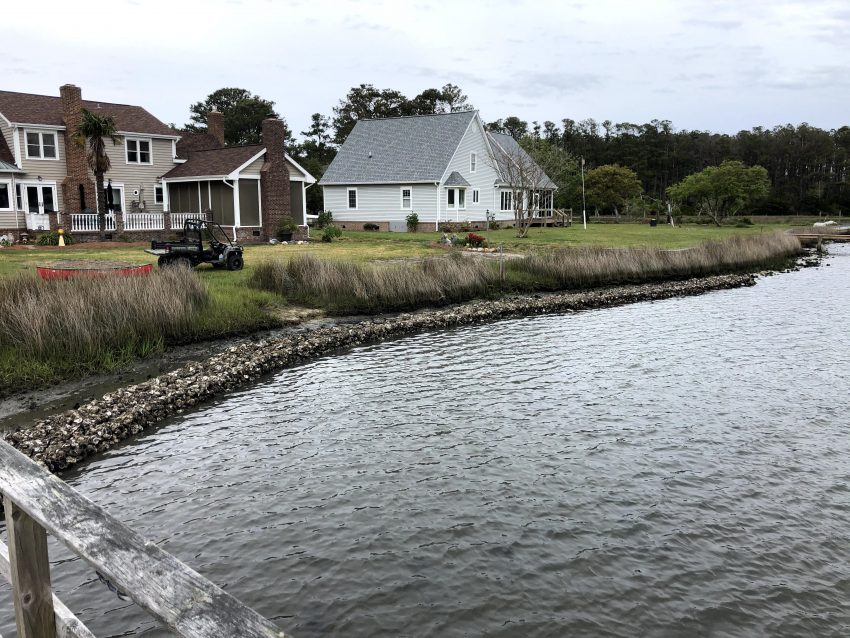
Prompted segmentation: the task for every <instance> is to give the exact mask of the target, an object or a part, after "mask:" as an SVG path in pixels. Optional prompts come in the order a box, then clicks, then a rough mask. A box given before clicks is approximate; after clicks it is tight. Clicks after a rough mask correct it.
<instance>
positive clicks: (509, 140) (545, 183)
mask: <svg viewBox="0 0 850 638" xmlns="http://www.w3.org/2000/svg"><path fill="white" fill-rule="evenodd" d="M487 135H489V136H490V140H491V142H495V143H494V144H491V146H493V154H494V155H495V156H496V162H495V163H496V164H497V165H498V166H499V172H501V173H502V176H503V179H504V176H505V175H506V174H507V175H509V174H510V171H505V170H504V169H502V168H501V166H502V163H503V162H508V161H510V158H511V157H516V156H519V157H522V158H523V161H527V162H534V160H532V159H531V157H529V155H528V153H526V152H525V150H524V149H523V148H522V146H520V145H519V143H518V142H517V141H516V140H515V139H514V138H513V137H511V136H510V135H507V134H505V133H493V132H488V133H487ZM535 166H536V164H535ZM538 187H539V188H558V186H557V185H556V184H555V182H553V181H552V180H551V179H550V178H549V176H548V175H546V173H543V179H542V180H541V183H540V184H538Z"/></svg>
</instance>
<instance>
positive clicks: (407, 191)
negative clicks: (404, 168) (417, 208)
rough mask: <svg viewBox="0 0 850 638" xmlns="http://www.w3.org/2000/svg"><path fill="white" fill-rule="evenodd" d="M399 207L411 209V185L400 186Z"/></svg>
mask: <svg viewBox="0 0 850 638" xmlns="http://www.w3.org/2000/svg"><path fill="white" fill-rule="evenodd" d="M401 208H402V210H412V209H413V187H411V186H402V187H401Z"/></svg>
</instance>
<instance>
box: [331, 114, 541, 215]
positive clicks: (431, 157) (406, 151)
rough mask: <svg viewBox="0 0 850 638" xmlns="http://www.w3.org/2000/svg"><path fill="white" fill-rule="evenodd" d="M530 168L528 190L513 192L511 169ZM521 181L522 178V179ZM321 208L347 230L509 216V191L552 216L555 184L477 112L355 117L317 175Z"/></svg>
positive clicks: (514, 176)
mask: <svg viewBox="0 0 850 638" xmlns="http://www.w3.org/2000/svg"><path fill="white" fill-rule="evenodd" d="M528 167H532V168H536V171H537V174H538V177H537V178H536V180H535V182H536V183H535V186H534V188H533V191H534V192H533V194H526V195H523V194H522V193H518V191H517V184H516V183H513V184H512V183H511V182H512V181H514V182H516V180H517V176H518V173H520V172H521V171H520V170H518V169H526V168H528ZM527 183H528V182H527V181H524V182H523V184H527ZM319 184H320V185H321V186H322V191H323V193H324V202H325V203H324V207H325V210H329V211H331V212H332V213H333V216H334V221H336V222H338V223H339V224H340V225H344V226H345V227H346V228H349V229H357V228H362V227H363V224H365V223H373V224H377V225H378V226H379V227H380V228H381V230H404V229H405V219H406V218H407V216H408V215H409V214H410V213H412V212H415V213H416V214H417V215H418V216H419V222H420V224H425V225H426V227H428V228H436V227H438V226H439V224H440V222H445V221H451V222H455V221H459V222H462V221H469V222H472V223H476V222H479V223H484V222H485V221H486V220H487V215H488V214H490V215H491V219H496V220H499V221H507V222H510V221H513V220H514V215H515V208H516V206H515V204H516V203H517V199H516V197H517V196H518V195H519V196H520V197H522V202H523V204H522V205H523V206H524V207H525V208H529V207H533V210H534V214H535V215H536V216H540V217H547V216H551V215H552V200H553V192H554V190H555V188H556V186H555V184H554V183H553V182H552V180H551V179H549V178H548V177H547V176H546V175H545V173H543V171H541V170H540V169H539V167H536V165H535V164H534V163H533V162H532V161H531V158H529V157H528V155H526V154H525V152H524V151H523V150H522V149H521V148H520V146H519V144H517V142H516V141H515V140H514V139H513V138H512V137H511V136H510V135H502V134H499V133H490V132H487V131H485V129H484V124H483V122H482V121H481V118H480V117H479V115H478V111H464V112H461V113H442V114H438V115H418V116H411V117H396V118H387V119H380V120H360V121H358V122H357V124H356V125H355V126H354V129H353V130H352V131H351V134H350V135H349V136H348V139H346V140H345V143H344V144H343V145H342V147H341V148H340V149H339V153H338V154H337V156H336V157H335V158H334V160H333V162H331V165H330V166H329V167H328V170H327V171H326V172H325V174H324V176H323V177H322V179H321V180H320V181H319Z"/></svg>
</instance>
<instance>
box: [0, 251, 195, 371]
mask: <svg viewBox="0 0 850 638" xmlns="http://www.w3.org/2000/svg"><path fill="white" fill-rule="evenodd" d="M207 303H208V294H207V290H206V287H205V286H204V285H203V283H202V282H201V281H200V280H199V278H198V277H197V275H196V274H195V273H193V272H191V271H189V270H188V269H182V268H169V269H165V270H162V271H155V272H153V273H151V274H150V275H148V276H144V277H74V278H71V279H67V280H51V281H45V280H42V279H40V278H38V277H36V276H34V275H29V274H18V275H14V276H12V277H8V278H5V279H0V317H2V321H0V384H2V385H5V383H3V382H4V381H8V380H9V379H15V380H19V379H21V378H24V379H26V378H27V377H30V376H31V377H33V378H34V379H44V378H45V377H47V378H49V377H50V376H62V375H63V374H67V373H82V372H90V371H95V370H109V369H113V368H114V367H116V366H118V365H120V364H121V363H124V362H126V361H128V360H130V359H132V358H134V357H137V356H145V355H148V354H151V353H152V352H154V351H157V350H160V349H162V348H163V347H164V345H165V343H166V342H167V341H169V340H170V339H174V338H179V337H180V336H181V335H182V334H184V333H186V332H187V331H190V330H191V329H192V326H193V324H194V323H195V322H196V321H197V320H198V316H199V314H200V313H201V311H202V310H203V308H204V307H205V306H206V305H207ZM13 365H14V366H15V367H16V369H10V366H13ZM21 368H23V369H21ZM51 370H52V371H53V373H51V372H50V371H51Z"/></svg>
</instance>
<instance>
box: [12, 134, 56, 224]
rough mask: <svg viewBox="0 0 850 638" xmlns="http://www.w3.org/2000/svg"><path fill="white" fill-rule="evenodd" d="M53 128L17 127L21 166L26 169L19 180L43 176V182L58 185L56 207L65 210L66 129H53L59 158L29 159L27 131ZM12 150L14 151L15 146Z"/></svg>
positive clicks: (29, 179) (34, 179)
mask: <svg viewBox="0 0 850 638" xmlns="http://www.w3.org/2000/svg"><path fill="white" fill-rule="evenodd" d="M48 130H51V129H39V128H37V127H27V128H26V129H23V128H19V129H17V136H18V141H19V142H20V144H21V168H22V169H23V170H24V173H25V174H24V175H18V176H17V179H18V180H19V181H36V180H38V178H39V177H41V181H42V183H46V184H55V185H56V207H57V208H58V210H60V211H64V210H65V203H64V202H63V201H62V180H64V179H65V176H66V175H67V172H66V170H65V131H56V130H52V132H53V133H56V155H57V156H58V158H59V159H55V160H49V159H47V160H39V159H27V144H26V137H25V136H24V133H25V131H48ZM11 148H12V152H13V153H14V147H11Z"/></svg>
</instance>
